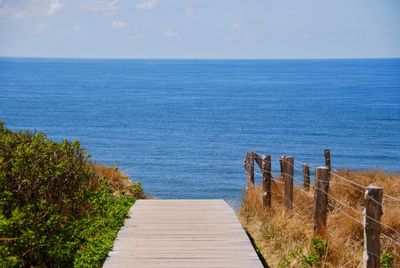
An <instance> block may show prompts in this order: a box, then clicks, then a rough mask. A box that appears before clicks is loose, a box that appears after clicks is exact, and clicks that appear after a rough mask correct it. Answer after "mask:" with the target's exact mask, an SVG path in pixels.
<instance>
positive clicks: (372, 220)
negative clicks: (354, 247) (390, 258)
mask: <svg viewBox="0 0 400 268" xmlns="http://www.w3.org/2000/svg"><path fill="white" fill-rule="evenodd" d="M382 194H383V189H382V188H381V187H377V186H373V185H370V186H368V187H367V190H366V192H365V212H364V267H365V268H378V267H380V251H381V248H380V239H379V238H380V235H381V223H380V221H381V216H382Z"/></svg>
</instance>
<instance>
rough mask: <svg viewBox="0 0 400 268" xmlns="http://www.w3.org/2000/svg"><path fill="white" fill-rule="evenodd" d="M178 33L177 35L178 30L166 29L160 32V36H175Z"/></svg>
mask: <svg viewBox="0 0 400 268" xmlns="http://www.w3.org/2000/svg"><path fill="white" fill-rule="evenodd" d="M178 35H179V33H178V32H175V31H171V30H167V31H165V32H163V33H162V36H164V37H177V36H178Z"/></svg>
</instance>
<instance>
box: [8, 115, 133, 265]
mask: <svg viewBox="0 0 400 268" xmlns="http://www.w3.org/2000/svg"><path fill="white" fill-rule="evenodd" d="M139 187H140V186H139ZM137 188H138V186H137V185H134V186H133V187H132V194H131V195H125V193H123V194H121V195H114V192H115V189H113V187H112V184H111V183H110V182H109V181H108V180H107V178H104V177H101V178H100V177H99V176H97V175H96V173H95V170H94V168H93V165H92V164H91V163H90V162H89V161H88V159H87V154H86V153H85V151H84V150H83V149H82V148H81V146H80V144H79V142H76V141H75V142H72V143H71V142H68V141H66V140H64V141H63V142H61V143H57V142H54V141H50V140H48V139H47V137H46V136H45V135H44V134H43V133H38V134H34V133H31V132H29V131H23V132H12V131H10V130H8V129H6V128H5V127H4V123H2V122H0V267H23V266H25V267H27V266H44V267H72V266H74V265H75V266H80V267H89V266H90V267H93V266H101V264H102V262H103V261H104V259H105V258H106V256H107V253H108V251H109V250H110V249H111V247H112V243H113V240H114V238H115V235H116V233H117V231H118V229H119V227H120V226H121V225H122V223H123V220H124V219H125V217H126V216H127V213H128V210H129V208H130V206H131V205H132V204H133V203H134V201H135V197H134V193H133V189H135V190H136V191H140V190H138V189H137Z"/></svg>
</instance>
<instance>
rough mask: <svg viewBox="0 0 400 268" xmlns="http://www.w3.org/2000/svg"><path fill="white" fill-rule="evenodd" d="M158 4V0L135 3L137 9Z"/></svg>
mask: <svg viewBox="0 0 400 268" xmlns="http://www.w3.org/2000/svg"><path fill="white" fill-rule="evenodd" d="M157 4H158V0H149V1H147V2H143V3H139V4H137V5H136V9H137V10H151V9H153V8H155V7H156V6H157Z"/></svg>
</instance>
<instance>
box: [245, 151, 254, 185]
mask: <svg viewBox="0 0 400 268" xmlns="http://www.w3.org/2000/svg"><path fill="white" fill-rule="evenodd" d="M244 169H245V170H246V180H247V184H246V190H248V189H249V188H251V187H254V154H253V152H248V153H247V154H246V158H245V159H244Z"/></svg>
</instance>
